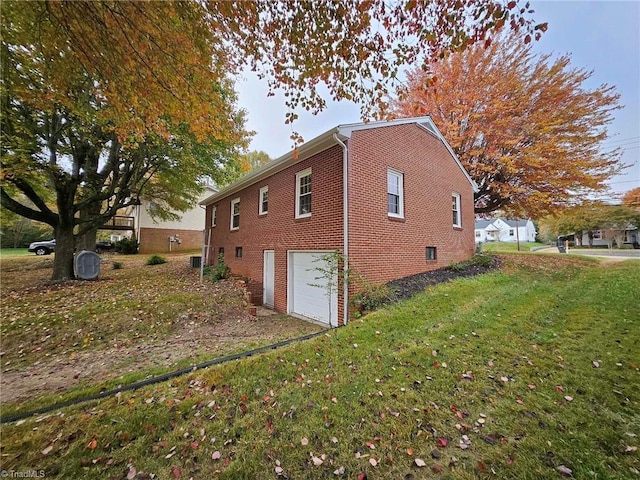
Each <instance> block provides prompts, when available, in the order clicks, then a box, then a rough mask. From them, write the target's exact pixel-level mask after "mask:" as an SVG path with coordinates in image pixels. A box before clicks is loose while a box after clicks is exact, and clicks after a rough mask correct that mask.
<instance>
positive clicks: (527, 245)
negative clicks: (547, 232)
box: [482, 242, 549, 253]
mask: <svg viewBox="0 0 640 480" xmlns="http://www.w3.org/2000/svg"><path fill="white" fill-rule="evenodd" d="M548 246H549V245H547V244H545V243H538V242H520V251H521V252H529V251H531V249H532V248H535V247H548ZM482 251H483V252H487V253H512V252H517V251H518V244H517V243H516V242H513V243H510V242H486V243H483V244H482Z"/></svg>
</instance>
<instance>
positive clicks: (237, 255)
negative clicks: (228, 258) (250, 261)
mask: <svg viewBox="0 0 640 480" xmlns="http://www.w3.org/2000/svg"><path fill="white" fill-rule="evenodd" d="M236 258H242V247H236Z"/></svg>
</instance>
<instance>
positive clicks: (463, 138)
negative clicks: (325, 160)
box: [392, 35, 620, 217]
mask: <svg viewBox="0 0 640 480" xmlns="http://www.w3.org/2000/svg"><path fill="white" fill-rule="evenodd" d="M592 73H593V72H589V71H585V70H582V69H575V68H572V67H571V66H570V61H569V56H568V55H565V56H561V57H558V58H556V59H552V58H551V56H550V55H541V56H536V55H534V53H533V52H532V47H531V46H530V45H527V44H526V43H524V42H522V41H520V40H519V39H518V38H516V37H514V36H513V35H502V36H501V37H500V38H499V39H498V40H494V41H493V42H492V44H491V46H489V47H488V48H487V49H485V48H483V47H482V46H474V47H472V48H470V49H468V50H466V51H465V52H462V53H456V54H451V55H450V56H448V57H446V58H445V59H443V60H442V61H439V62H436V63H433V64H432V65H430V67H429V69H428V70H426V71H425V70H422V69H419V68H415V69H413V70H412V71H411V72H410V73H409V74H408V80H409V82H408V87H407V88H406V89H405V90H403V91H400V92H399V99H398V100H396V101H395V102H394V104H393V108H392V115H393V116H413V115H417V114H419V115H423V114H428V115H431V117H432V118H433V120H434V122H435V123H436V125H437V126H438V128H439V129H440V130H441V131H442V133H443V134H444V136H445V138H446V139H447V140H448V141H449V143H451V145H452V147H453V148H454V150H455V151H456V154H457V155H458V157H459V158H460V160H461V161H462V163H463V164H464V166H465V167H466V168H467V170H468V171H469V173H470V175H471V176H472V177H473V179H474V180H475V181H476V183H477V184H478V186H479V188H480V191H479V192H478V193H477V194H476V197H475V202H476V205H475V207H476V213H489V212H493V211H495V210H498V209H502V210H507V211H510V212H512V213H514V214H520V215H521V214H528V215H529V216H533V217H537V216H539V215H541V214H543V213H545V212H548V211H551V210H553V209H555V208H556V207H559V206H563V205H565V204H566V203H567V202H568V201H571V200H573V201H575V200H576V198H579V197H581V196H584V195H586V194H588V193H590V192H593V191H597V190H601V189H604V188H605V184H604V182H605V181H606V180H607V179H609V178H611V176H613V175H614V174H615V173H616V172H618V171H619V168H620V167H619V157H620V151H619V150H613V151H606V152H605V151H602V150H601V149H600V144H601V142H602V141H604V140H606V139H607V125H608V124H609V123H610V122H611V119H612V118H611V112H612V111H613V110H615V109H618V108H620V106H619V103H618V102H619V98H620V96H619V94H617V93H616V92H615V89H614V87H611V86H608V85H601V86H600V87H598V88H597V89H595V90H590V89H588V88H587V87H586V85H585V82H586V81H587V80H588V79H589V78H590V77H591V76H592Z"/></svg>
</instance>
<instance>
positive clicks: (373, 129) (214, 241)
mask: <svg viewBox="0 0 640 480" xmlns="http://www.w3.org/2000/svg"><path fill="white" fill-rule="evenodd" d="M475 188H476V186H475V184H474V183H473V181H472V180H471V178H470V177H469V175H468V174H467V172H466V171H465V170H464V168H463V167H462V165H461V163H460V162H459V160H458V159H457V158H456V156H455V154H454V153H453V150H452V149H451V147H450V146H449V145H448V144H447V142H446V141H445V140H444V138H443V137H442V135H441V133H440V132H439V131H438V129H437V128H436V127H435V125H434V124H433V122H432V121H431V119H430V118H429V117H419V118H410V119H401V120H394V121H389V122H371V123H357V124H350V125H340V126H337V127H335V128H333V129H331V130H329V131H327V132H326V133H324V134H322V135H320V136H319V137H316V138H314V139H312V140H310V141H309V142H307V143H305V144H303V145H302V146H301V147H299V149H298V150H296V151H294V152H290V153H288V154H286V155H284V156H282V157H280V158H278V159H276V160H274V161H272V162H270V163H268V164H267V165H265V166H263V167H261V168H259V169H258V170H255V171H253V172H251V173H250V174H248V175H246V176H245V177H244V178H242V179H241V180H239V181H238V182H236V183H234V184H232V185H230V186H229V187H227V188H225V189H223V190H221V191H220V192H218V193H216V194H214V195H212V196H210V197H209V198H207V199H206V200H205V201H204V202H202V204H203V205H206V208H207V217H206V232H207V245H208V247H207V252H208V253H207V256H206V259H205V262H206V263H208V264H213V263H215V262H216V258H217V256H218V255H219V254H220V253H222V254H223V256H224V261H225V263H226V264H227V265H228V266H229V267H230V268H231V271H232V272H233V273H234V274H237V275H241V276H245V277H248V278H249V279H250V281H249V282H248V286H249V289H250V290H251V293H252V296H253V302H254V303H256V304H260V303H262V304H264V305H267V306H270V307H273V308H275V310H277V311H280V312H286V313H289V314H291V315H297V316H301V317H304V318H311V319H315V320H316V321H318V322H321V323H324V324H330V325H331V326H335V325H336V324H344V323H346V321H347V319H348V310H349V309H348V308H346V309H345V305H349V303H348V298H349V297H350V296H351V295H352V294H353V293H354V291H355V289H356V288H357V286H356V285H355V283H351V284H349V286H348V287H345V285H344V284H343V283H344V282H342V281H338V278H339V275H338V272H331V273H330V274H327V275H321V274H320V273H319V271H318V269H320V268H325V269H326V264H325V263H324V259H325V258H326V256H327V254H330V253H331V252H335V251H338V252H340V253H341V254H343V255H344V257H345V258H346V259H347V262H348V265H347V266H346V267H348V271H351V272H357V274H358V275H360V276H361V277H362V278H364V279H366V281H368V282H372V283H376V284H378V283H383V282H387V281H389V280H392V279H395V278H401V277H404V276H407V275H411V274H415V273H420V272H424V271H426V270H432V269H436V268H440V267H445V266H448V265H450V264H451V263H452V262H460V261H463V260H466V259H468V258H470V257H471V256H472V255H473V252H474V242H473V222H474V216H473V215H474V214H473V194H474V189H475ZM343 267H345V266H343V265H340V268H343ZM354 277H355V274H354ZM340 278H341V277H340ZM327 280H329V282H327ZM327 283H329V284H330V285H338V288H327Z"/></svg>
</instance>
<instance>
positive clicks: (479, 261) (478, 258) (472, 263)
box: [449, 254, 493, 272]
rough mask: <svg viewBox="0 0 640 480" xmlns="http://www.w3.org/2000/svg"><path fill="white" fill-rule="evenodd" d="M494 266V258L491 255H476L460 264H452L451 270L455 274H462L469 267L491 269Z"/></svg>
mask: <svg viewBox="0 0 640 480" xmlns="http://www.w3.org/2000/svg"><path fill="white" fill-rule="evenodd" d="M491 265H493V257H492V256H491V255H482V254H478V255H474V256H473V257H472V258H470V259H469V260H465V261H464V262H460V263H452V264H451V265H450V266H449V268H450V269H451V270H453V271H454V272H461V271H462V270H465V269H467V268H469V267H490V266H491Z"/></svg>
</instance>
